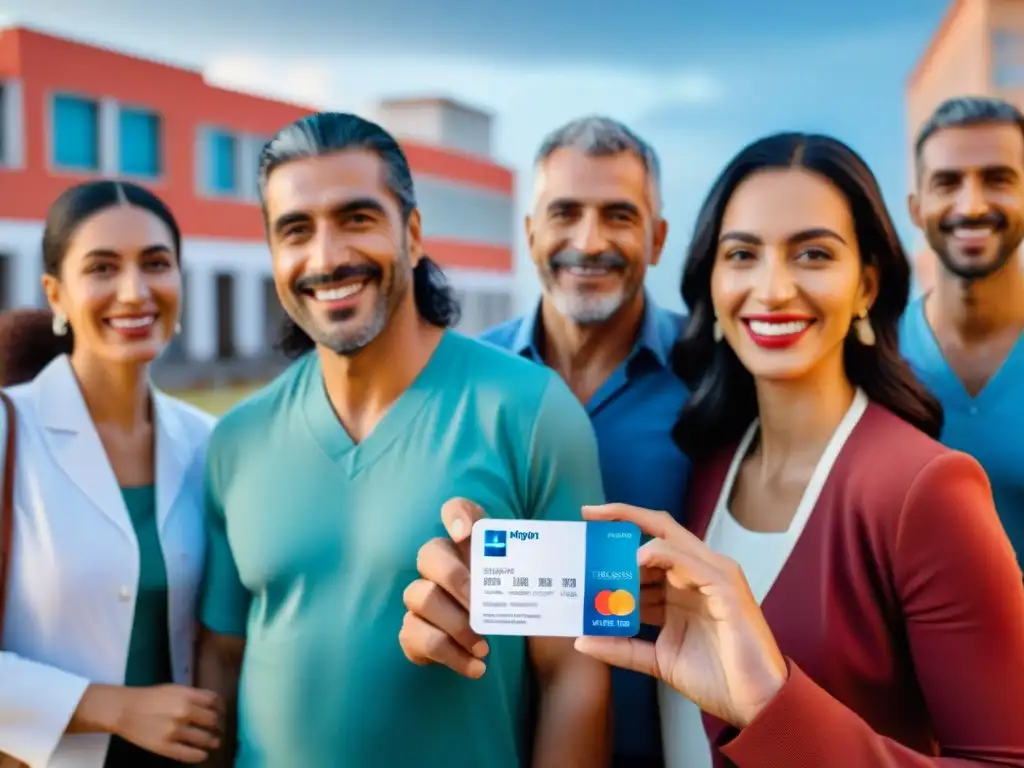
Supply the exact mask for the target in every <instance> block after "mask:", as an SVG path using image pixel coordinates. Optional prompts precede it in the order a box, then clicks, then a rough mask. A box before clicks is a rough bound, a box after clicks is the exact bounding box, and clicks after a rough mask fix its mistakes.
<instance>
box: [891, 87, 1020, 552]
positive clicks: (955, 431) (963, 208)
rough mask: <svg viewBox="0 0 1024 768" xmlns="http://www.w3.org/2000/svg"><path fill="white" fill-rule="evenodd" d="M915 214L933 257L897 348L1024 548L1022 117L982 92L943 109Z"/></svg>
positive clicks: (926, 133) (947, 438) (920, 145)
mask: <svg viewBox="0 0 1024 768" xmlns="http://www.w3.org/2000/svg"><path fill="white" fill-rule="evenodd" d="M914 151H915V160H916V166H917V170H916V173H917V179H916V188H915V190H914V192H913V193H912V194H911V195H910V201H909V202H910V214H911V217H912V218H913V221H914V223H915V225H917V227H918V228H920V229H921V230H922V231H923V232H924V235H925V237H926V238H927V240H928V245H929V246H930V247H931V249H932V251H934V253H935V255H936V256H937V257H938V269H937V270H936V276H935V287H934V288H933V289H932V290H931V291H929V292H928V293H927V294H925V295H924V296H922V297H921V298H919V299H917V300H916V301H914V302H913V303H911V305H910V306H909V307H908V308H907V311H906V314H905V315H904V317H903V320H902V323H901V327H900V345H901V347H902V350H903V354H904V355H905V357H906V358H907V360H908V361H909V362H910V364H911V366H912V367H913V368H914V371H915V372H916V373H917V375H918V377H919V378H920V379H921V381H922V382H923V383H924V384H925V385H926V386H927V387H928V388H929V389H930V390H931V392H932V393H933V394H934V395H935V396H936V397H937V398H938V399H939V400H940V401H941V403H942V406H943V409H944V411H945V426H944V428H943V432H942V441H943V442H944V443H945V444H947V445H948V446H950V447H951V448H955V449H957V450H961V451H964V452H966V453H969V454H971V455H973V456H974V457H975V458H977V459H978V461H979V462H981V465H982V466H983V467H984V468H985V471H986V473H987V474H988V477H989V480H990V482H991V483H992V490H993V493H994V496H995V501H996V509H997V511H998V512H999V516H1000V518H1001V519H1002V521H1003V526H1004V527H1005V528H1006V532H1007V534H1008V535H1009V537H1010V541H1011V542H1012V544H1013V546H1014V548H1015V549H1016V550H1017V553H1018V560H1020V558H1021V553H1022V552H1024V471H1022V468H1024V442H1022V441H1021V435H1024V396H1022V392H1024V264H1022V262H1021V257H1020V244H1021V240H1022V239H1024V115H1022V114H1021V113H1020V111H1019V110H1017V108H1016V107H1014V106H1012V105H1011V104H1009V103H1007V102H1005V101H1002V100H1000V99H994V98H988V97H961V98H955V99H950V100H948V101H946V102H944V103H943V104H941V105H940V106H939V107H938V108H937V109H936V111H935V112H934V113H933V114H932V116H931V117H930V118H929V119H928V120H927V121H926V122H925V124H924V126H923V127H922V128H921V129H920V132H919V133H918V138H917V142H916V146H915V149H914Z"/></svg>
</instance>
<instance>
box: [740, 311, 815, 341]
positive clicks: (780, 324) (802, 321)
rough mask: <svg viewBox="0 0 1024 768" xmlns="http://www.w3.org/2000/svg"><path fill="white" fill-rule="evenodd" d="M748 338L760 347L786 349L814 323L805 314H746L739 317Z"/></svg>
mask: <svg viewBox="0 0 1024 768" xmlns="http://www.w3.org/2000/svg"><path fill="white" fill-rule="evenodd" d="M740 319H741V320H742V321H743V325H744V326H745V327H746V329H747V333H749V334H750V338H751V339H752V340H753V342H754V343H755V344H757V346H759V347H761V348H762V349H787V348H789V347H792V346H793V345H794V344H796V343H797V342H799V341H800V339H802V338H803V337H804V334H806V333H807V330H808V329H809V328H810V327H811V326H812V325H813V324H814V318H813V317H809V316H807V315H794V314H782V313H779V314H774V315H746V316H744V317H742V318H740Z"/></svg>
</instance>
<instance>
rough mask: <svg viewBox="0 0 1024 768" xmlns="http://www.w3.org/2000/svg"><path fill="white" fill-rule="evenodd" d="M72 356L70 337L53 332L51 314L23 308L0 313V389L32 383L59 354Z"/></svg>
mask: <svg viewBox="0 0 1024 768" xmlns="http://www.w3.org/2000/svg"><path fill="white" fill-rule="evenodd" d="M68 354H71V337H70V336H57V335H55V334H54V333H53V313H52V312H50V310H48V309H35V308H22V309H9V310H7V311H6V312H0V387H13V386H14V385H15V384H24V383H25V382H26V381H31V380H32V379H34V378H35V377H36V376H38V375H39V372H40V371H42V370H43V368H45V367H46V366H47V365H48V364H49V363H50V361H51V360H53V359H54V358H56V357H57V356H58V355H68Z"/></svg>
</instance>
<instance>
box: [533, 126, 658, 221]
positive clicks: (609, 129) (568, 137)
mask: <svg viewBox="0 0 1024 768" xmlns="http://www.w3.org/2000/svg"><path fill="white" fill-rule="evenodd" d="M559 149H578V150H580V151H581V152H583V153H584V154H585V155H587V156H588V157H610V156H612V155H618V154H621V153H622V152H629V153H631V154H633V155H635V156H636V157H637V158H639V160H640V162H642V163H643V165H644V170H646V171H647V179H648V186H649V193H650V196H651V202H652V206H651V207H652V208H653V209H654V210H655V211H656V212H657V213H658V214H660V213H661V163H660V162H659V161H658V153H657V152H655V151H654V148H653V147H652V146H651V145H650V144H648V143H647V142H646V141H644V140H643V139H641V138H640V137H639V136H637V135H636V134H635V133H634V132H633V131H632V130H630V129H629V128H627V127H626V126H625V125H623V124H622V123H620V122H619V121H617V120H613V119H612V118H610V117H602V116H600V115H591V116H588V117H581V118H578V119H576V120H573V121H572V122H570V123H567V124H566V125H563V126H562V127H561V128H556V129H555V130H554V131H552V132H551V133H549V134H548V135H547V136H546V137H545V138H544V140H543V141H542V142H541V145H540V148H539V149H538V150H537V155H536V157H535V158H534V167H535V168H539V167H540V165H541V164H542V163H543V162H544V161H545V160H547V159H548V158H549V157H551V155H552V154H554V153H555V152H556V151H557V150H559Z"/></svg>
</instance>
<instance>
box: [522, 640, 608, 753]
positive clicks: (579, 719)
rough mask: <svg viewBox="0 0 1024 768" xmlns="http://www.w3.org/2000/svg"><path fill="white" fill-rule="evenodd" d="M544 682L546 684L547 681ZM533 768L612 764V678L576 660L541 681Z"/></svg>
mask: <svg viewBox="0 0 1024 768" xmlns="http://www.w3.org/2000/svg"><path fill="white" fill-rule="evenodd" d="M545 678H546V679H545ZM540 683H541V688H540V701H539V707H538V712H537V718H538V719H537V728H536V741H535V744H534V752H533V754H534V759H533V768H602V766H606V765H609V764H610V762H611V746H612V745H611V734H612V728H611V725H612V723H611V674H610V670H609V669H608V668H607V667H606V666H605V665H604V664H601V663H599V662H595V661H594V660H592V659H589V658H587V657H585V656H581V655H576V657H575V658H572V659H566V660H565V661H564V662H563V663H562V664H561V665H560V668H559V669H558V670H557V671H555V672H554V673H552V674H550V675H547V676H542V677H541V680H540Z"/></svg>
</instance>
